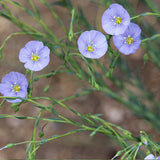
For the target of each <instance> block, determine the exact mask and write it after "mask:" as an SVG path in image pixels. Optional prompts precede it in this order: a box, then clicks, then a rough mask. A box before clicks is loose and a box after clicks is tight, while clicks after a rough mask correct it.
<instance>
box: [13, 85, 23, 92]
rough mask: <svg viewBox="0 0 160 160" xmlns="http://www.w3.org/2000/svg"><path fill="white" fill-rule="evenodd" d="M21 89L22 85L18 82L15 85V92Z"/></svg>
mask: <svg viewBox="0 0 160 160" xmlns="http://www.w3.org/2000/svg"><path fill="white" fill-rule="evenodd" d="M20 89H21V87H20V86H19V85H17V84H16V85H15V86H14V87H13V91H14V92H19V91H20Z"/></svg>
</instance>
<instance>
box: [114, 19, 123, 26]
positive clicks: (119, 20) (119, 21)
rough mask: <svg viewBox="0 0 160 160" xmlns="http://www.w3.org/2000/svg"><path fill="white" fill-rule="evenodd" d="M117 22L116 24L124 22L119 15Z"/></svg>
mask: <svg viewBox="0 0 160 160" xmlns="http://www.w3.org/2000/svg"><path fill="white" fill-rule="evenodd" d="M115 23H116V24H118V25H119V24H121V23H122V19H121V17H117V18H116V19H115Z"/></svg>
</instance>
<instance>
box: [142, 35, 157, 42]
mask: <svg viewBox="0 0 160 160" xmlns="http://www.w3.org/2000/svg"><path fill="white" fill-rule="evenodd" d="M158 37H160V34H155V35H153V36H152V37H149V38H145V39H143V40H141V42H142V43H144V42H147V41H152V40H154V39H156V38H158Z"/></svg>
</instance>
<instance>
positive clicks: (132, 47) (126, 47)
mask: <svg viewBox="0 0 160 160" xmlns="http://www.w3.org/2000/svg"><path fill="white" fill-rule="evenodd" d="M129 37H130V38H131V39H132V40H133V41H132V43H131V44H127V39H128V38H129ZM113 43H114V45H115V46H116V47H117V49H118V50H119V51H120V52H121V53H123V54H125V55H129V54H133V53H135V52H136V50H137V49H138V48H139V46H140V44H141V29H140V27H139V26H138V25H137V24H135V23H130V25H129V26H128V28H127V29H126V31H125V32H124V33H123V34H120V35H114V36H113Z"/></svg>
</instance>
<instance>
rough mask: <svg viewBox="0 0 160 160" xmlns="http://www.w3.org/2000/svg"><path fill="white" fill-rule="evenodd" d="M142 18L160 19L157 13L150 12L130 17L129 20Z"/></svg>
mask: <svg viewBox="0 0 160 160" xmlns="http://www.w3.org/2000/svg"><path fill="white" fill-rule="evenodd" d="M144 16H158V17H160V14H159V13H152V12H146V13H141V14H139V15H137V16H134V17H131V20H133V19H136V18H139V17H144Z"/></svg>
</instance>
